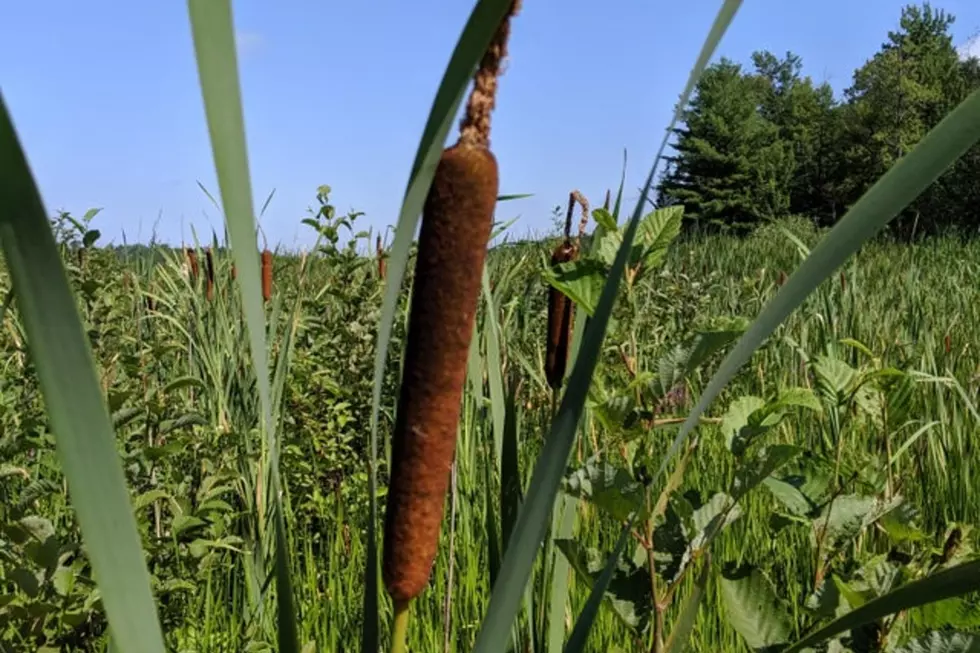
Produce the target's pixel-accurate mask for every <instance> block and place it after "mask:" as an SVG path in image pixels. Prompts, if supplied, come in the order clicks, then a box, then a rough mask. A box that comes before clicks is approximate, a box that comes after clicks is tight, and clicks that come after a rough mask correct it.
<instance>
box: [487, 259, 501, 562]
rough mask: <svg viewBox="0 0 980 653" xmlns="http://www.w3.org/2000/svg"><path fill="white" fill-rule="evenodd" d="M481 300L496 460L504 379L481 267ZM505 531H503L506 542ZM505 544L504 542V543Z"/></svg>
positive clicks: (493, 312)
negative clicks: (485, 312) (485, 311)
mask: <svg viewBox="0 0 980 653" xmlns="http://www.w3.org/2000/svg"><path fill="white" fill-rule="evenodd" d="M483 301H484V302H485V303H486V307H487V317H486V320H487V328H486V338H487V385H489V386H490V414H491V418H492V420H493V445H494V450H495V451H496V453H497V460H498V461H500V460H503V458H502V456H503V443H504V420H505V410H504V380H503V376H502V374H501V371H500V370H501V367H502V361H501V359H500V324H499V320H498V319H497V307H496V305H495V304H494V301H493V293H492V292H491V291H490V273H489V271H488V270H487V268H486V266H484V267H483ZM506 537H507V531H504V538H505V542H506ZM505 546H506V544H505Z"/></svg>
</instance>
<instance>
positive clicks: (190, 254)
mask: <svg viewBox="0 0 980 653" xmlns="http://www.w3.org/2000/svg"><path fill="white" fill-rule="evenodd" d="M187 265H188V269H189V270H190V280H191V284H195V283H197V275H198V273H199V272H200V269H199V268H198V266H197V252H196V251H194V248H193V247H188V248H187Z"/></svg>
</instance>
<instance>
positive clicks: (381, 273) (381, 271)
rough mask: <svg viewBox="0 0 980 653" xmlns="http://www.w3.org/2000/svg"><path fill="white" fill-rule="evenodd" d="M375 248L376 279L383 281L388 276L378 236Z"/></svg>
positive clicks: (385, 260) (386, 263) (379, 236)
mask: <svg viewBox="0 0 980 653" xmlns="http://www.w3.org/2000/svg"><path fill="white" fill-rule="evenodd" d="M375 247H376V249H377V253H378V278H379V279H381V280H382V281H384V280H385V279H386V278H387V276H388V260H387V258H386V257H385V250H384V247H382V246H381V235H380V234H379V235H378V240H377V243H376V246H375Z"/></svg>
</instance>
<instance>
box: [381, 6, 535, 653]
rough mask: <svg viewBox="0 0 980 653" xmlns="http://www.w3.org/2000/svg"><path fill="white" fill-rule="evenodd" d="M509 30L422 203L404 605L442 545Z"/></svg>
mask: <svg viewBox="0 0 980 653" xmlns="http://www.w3.org/2000/svg"><path fill="white" fill-rule="evenodd" d="M518 5H519V2H517V1H515V2H514V3H513V5H512V6H511V15H513V13H514V12H516V10H517V7H518ZM509 32H510V16H508V17H506V18H505V19H504V20H503V22H502V23H501V25H500V26H499V28H498V30H497V33H496V34H495V36H494V38H493V41H492V42H491V44H490V47H489V48H488V50H487V53H486V54H485V56H484V57H483V60H482V61H481V62H480V68H479V70H478V71H477V73H476V75H475V77H474V84H473V89H472V91H471V94H470V97H469V101H468V103H467V108H466V116H465V117H464V118H463V121H462V123H461V125H460V136H459V140H458V141H457V143H456V144H455V145H453V146H452V147H450V148H448V149H446V150H445V151H443V153H442V156H441V158H440V160H439V165H438V167H437V168H436V172H435V176H434V177H433V180H432V185H431V187H430V189H429V194H428V196H427V197H426V200H425V205H424V207H423V210H422V228H421V231H420V233H419V244H418V255H417V256H416V261H415V279H414V283H413V289H412V300H411V309H410V312H409V323H408V338H407V341H406V346H405V358H404V362H403V372H402V382H401V387H400V393H399V397H398V412H397V416H396V420H395V429H394V432H393V434H392V452H391V480H390V483H389V487H388V496H387V502H386V507H385V526H384V556H383V560H382V576H383V579H384V584H385V588H386V589H387V591H388V594H389V595H390V596H391V598H392V599H393V601H394V602H395V605H398V606H402V608H405V607H406V606H407V604H408V603H409V602H410V601H411V600H412V599H414V598H415V597H416V596H418V594H419V593H421V592H422V590H423V589H425V586H426V585H427V584H428V582H429V575H430V573H431V571H432V563H433V562H434V560H435V557H436V553H437V551H438V546H439V531H440V530H441V526H442V517H443V509H444V505H445V501H446V493H447V492H448V489H449V482H450V470H451V468H452V464H453V459H454V457H455V453H456V437H457V428H458V423H459V415H460V409H461V407H460V403H461V400H462V395H463V385H464V382H465V380H466V361H467V358H468V353H469V347H470V338H471V337H472V335H473V326H474V322H475V318H476V310H477V306H478V304H479V298H480V288H481V278H482V271H483V265H484V261H485V258H486V253H487V242H488V241H489V239H490V231H491V228H492V224H493V211H494V207H495V206H496V203H497V194H498V190H499V174H498V169H497V160H496V158H495V157H494V155H493V153H492V152H490V150H489V142H490V139H489V135H490V113H491V111H492V110H493V107H494V102H495V97H496V90H497V77H498V76H499V75H500V64H501V60H502V59H503V57H504V55H505V53H506V43H507V36H508V34H509ZM396 633H397V631H396ZM403 636H404V632H401V634H400V637H403ZM397 637H399V635H397V634H396V638H397ZM399 650H400V649H399Z"/></svg>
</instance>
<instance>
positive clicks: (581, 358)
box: [474, 0, 741, 653]
mask: <svg viewBox="0 0 980 653" xmlns="http://www.w3.org/2000/svg"><path fill="white" fill-rule="evenodd" d="M740 5H741V0H726V2H725V3H724V4H723V5H722V7H721V9H720V10H719V12H718V16H717V17H716V18H715V22H714V24H713V25H712V27H711V31H710V33H709V34H708V38H707V39H706V41H705V44H704V45H703V46H702V48H701V52H700V54H699V56H698V59H697V62H696V63H695V65H694V68H693V69H692V70H691V74H690V76H689V77H688V81H687V85H686V87H685V88H684V92H683V94H682V95H681V99H680V102H678V104H677V108H676V109H675V111H674V116H673V118H672V119H671V122H670V125H668V127H667V130H666V132H665V133H664V138H663V140H662V141H661V144H660V148H659V150H658V151H657V156H656V157H655V158H654V162H653V166H652V167H651V168H650V172H649V174H648V175H647V178H646V182H645V183H644V185H643V192H642V193H641V196H640V198H639V200H638V201H637V203H636V208H635V209H634V210H633V216H632V218H631V219H630V221H629V224H628V225H627V227H626V230H625V232H624V234H623V242H622V244H621V245H620V247H619V251H618V252H617V253H616V258H615V260H614V262H613V265H612V266H611V270H610V273H609V278H608V279H607V280H606V283H605V286H604V287H603V289H602V295H601V296H600V297H599V303H598V305H597V307H596V311H595V314H594V315H593V317H592V319H591V320H590V321H589V324H588V326H587V327H586V329H585V333H584V336H583V339H582V344H581V347H580V349H579V351H578V353H577V355H576V358H575V365H574V367H573V368H572V373H571V375H570V376H569V379H568V385H567V387H566V390H565V393H564V395H563V396H562V400H561V405H560V407H559V409H558V414H557V415H556V416H555V419H554V420H553V421H552V423H551V429H550V432H549V433H548V436H547V439H546V441H545V446H544V449H543V450H542V452H541V455H540V456H539V458H538V462H537V464H536V465H535V466H534V472H533V474H532V476H531V482H530V485H529V487H528V491H527V494H526V495H525V501H524V503H523V505H522V506H521V511H520V514H519V515H518V520H517V526H516V527H515V529H514V533H513V534H512V535H511V540H510V546H509V547H508V549H507V552H506V554H505V555H504V560H503V563H502V565H501V568H500V573H499V576H498V578H497V583H496V585H495V586H494V588H493V591H492V593H491V596H490V606H489V608H488V609H487V616H486V618H485V619H484V620H483V623H482V625H481V626H480V631H479V633H478V635H477V640H476V646H475V648H474V651H475V652H476V653H491V652H493V653H495V652H496V651H501V650H504V648H505V647H506V638H507V633H508V632H509V630H510V626H511V624H512V623H513V621H514V618H515V617H516V616H517V612H518V610H519V609H520V600H521V594H522V593H523V591H524V587H525V585H526V584H527V581H528V578H529V577H530V574H531V570H532V568H533V566H534V559H535V557H536V556H537V552H538V549H539V547H540V545H541V542H542V540H543V539H544V537H545V533H546V531H547V525H548V524H549V523H550V521H551V520H550V513H551V510H552V508H553V506H554V504H555V496H556V494H557V493H558V488H559V486H560V484H561V479H562V477H563V476H564V474H565V468H566V466H567V464H568V457H569V454H570V453H571V450H572V446H573V445H574V443H575V434H576V431H577V429H578V423H579V421H580V419H581V417H582V413H583V411H584V409H585V400H586V398H587V396H588V391H589V386H590V385H591V382H592V374H593V373H594V371H595V367H596V363H597V362H598V359H599V354H600V352H601V349H602V341H603V338H604V337H605V335H606V327H607V325H608V324H609V317H610V315H611V314H612V309H613V304H614V303H615V301H616V296H617V294H618V292H619V283H620V281H621V280H622V278H623V272H624V270H625V268H626V261H627V259H628V258H629V255H630V251H631V249H632V247H633V240H634V238H635V237H636V232H637V228H638V227H639V223H640V219H641V218H642V216H643V211H644V209H645V207H646V203H647V197H648V195H649V193H650V186H651V185H652V184H653V179H654V174H655V173H656V170H657V164H658V163H659V162H660V157H661V156H662V155H663V152H664V149H666V147H667V141H668V139H669V136H670V134H671V133H672V129H673V127H674V125H675V124H676V123H677V121H678V120H679V119H680V114H681V111H682V110H683V108H684V107H685V106H686V105H687V100H688V98H689V97H690V95H691V93H692V91H693V89H694V86H695V84H696V83H697V81H698V79H699V78H700V76H701V72H702V71H703V70H704V68H705V67H706V66H707V64H708V61H709V60H710V59H711V56H712V54H713V53H714V50H715V48H716V47H717V45H718V42H719V41H721V37H722V36H723V35H724V33H725V31H726V30H727V29H728V26H729V24H731V21H732V18H734V16H735V12H736V11H737V10H738V8H739V6H740ZM617 201H618V200H617ZM623 546H625V545H623ZM620 552H621V551H619V550H618V551H617V552H616V553H615V554H614V555H613V556H611V557H610V560H609V563H608V564H607V568H606V570H604V572H603V573H604V574H605V573H606V571H608V570H609V568H611V567H615V565H616V562H617V560H618V558H619V553H620ZM610 573H611V572H610ZM600 585H601V583H596V587H594V588H593V594H594V593H595V592H597V591H598V592H599V597H600V598H601V596H602V592H603V591H604V590H603V589H601V588H600V587H599V586H600ZM594 598H595V597H590V603H591V602H592V599H594ZM584 616H585V618H586V622H585V623H584V624H583V628H584V632H586V633H587V632H588V630H589V628H590V627H591V621H592V618H594V616H595V615H594V613H586V614H585V615H584ZM576 629H578V625H576ZM584 645H585V638H584V637H583V638H582V643H581V646H584ZM566 650H570V651H575V650H581V648H578V649H575V648H572V649H568V648H566Z"/></svg>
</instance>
